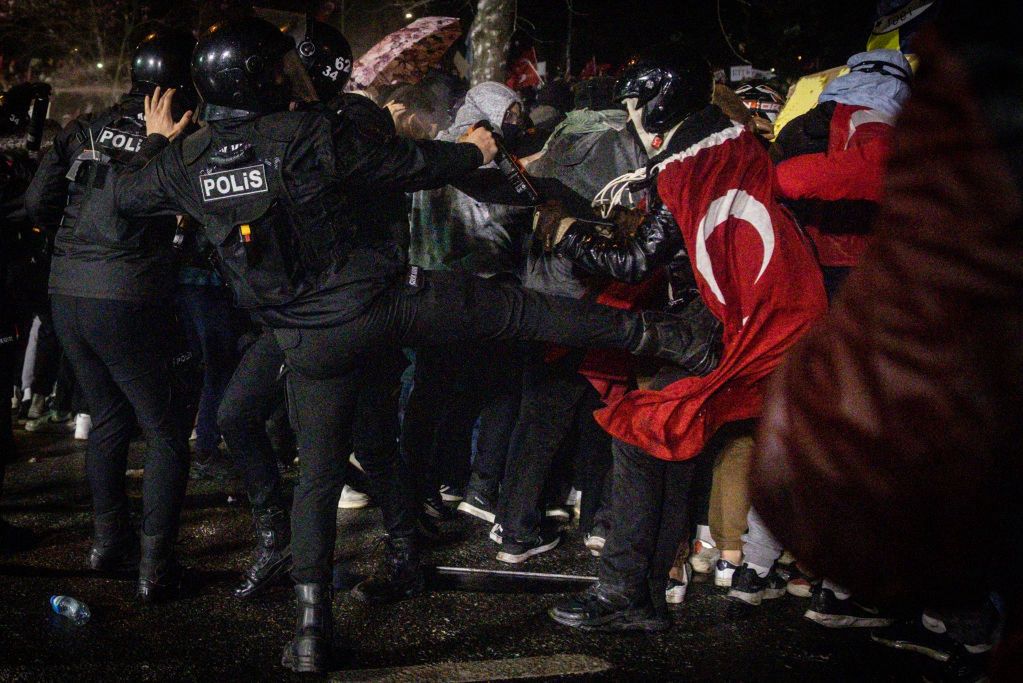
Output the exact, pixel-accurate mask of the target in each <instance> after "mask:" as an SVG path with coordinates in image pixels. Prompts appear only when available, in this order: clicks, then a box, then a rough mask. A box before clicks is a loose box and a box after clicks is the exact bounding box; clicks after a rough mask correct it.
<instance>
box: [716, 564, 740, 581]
mask: <svg viewBox="0 0 1023 683" xmlns="http://www.w3.org/2000/svg"><path fill="white" fill-rule="evenodd" d="M738 568H739V565H737V564H732V563H731V562H729V561H728V560H718V561H717V564H715V565H714V585H715V586H717V587H718V588H731V587H732V576H733V575H734V574H735V570H736V569H738Z"/></svg>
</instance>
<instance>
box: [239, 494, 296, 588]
mask: <svg viewBox="0 0 1023 683" xmlns="http://www.w3.org/2000/svg"><path fill="white" fill-rule="evenodd" d="M252 516H253V518H254V520H255V524H256V559H255V561H254V562H253V563H252V565H251V566H250V567H249V568H248V569H246V570H245V574H244V575H243V577H242V582H241V585H239V586H238V587H237V588H235V589H234V596H235V597H236V598H251V597H252V596H254V595H257V594H259V593H261V592H262V591H263V590H264V589H266V588H267V587H269V586H271V585H273V584H274V583H275V582H276V581H277V580H279V579H281V578H283V577H284V576H286V575H287V573H288V572H289V571H291V565H292V557H291V524H290V522H289V521H288V513H287V512H285V511H284V509H283V508H280V507H269V508H267V509H266V510H262V511H256V510H253V511H252Z"/></svg>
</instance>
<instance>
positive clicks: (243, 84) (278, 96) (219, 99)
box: [192, 17, 301, 121]
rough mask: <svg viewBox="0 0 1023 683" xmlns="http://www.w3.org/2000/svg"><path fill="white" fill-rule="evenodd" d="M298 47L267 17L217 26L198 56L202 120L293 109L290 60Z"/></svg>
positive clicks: (198, 48) (202, 40) (195, 71)
mask: <svg viewBox="0 0 1023 683" xmlns="http://www.w3.org/2000/svg"><path fill="white" fill-rule="evenodd" d="M294 49H295V42H294V40H293V39H292V38H291V37H290V36H288V35H286V34H284V33H282V32H281V31H280V30H279V29H278V28H277V27H276V26H274V25H273V24H271V23H270V22H268V21H264V20H262V19H257V18H254V17H251V18H246V19H239V20H237V21H228V22H223V23H220V24H214V25H213V26H211V27H210V28H209V29H207V30H206V32H205V33H204V34H203V35H202V36H200V37H199V43H198V44H197V45H196V46H195V53H194V54H193V55H192V80H193V81H194V82H195V87H196V89H197V90H198V91H199V96H200V97H201V98H202V110H201V112H200V118H203V119H205V120H207V121H215V120H218V119H226V118H239V117H243V116H247V115H250V114H267V113H270V112H274V111H283V110H285V109H287V108H288V105H289V104H290V102H291V87H290V84H289V83H288V78H289V76H288V74H287V73H286V71H287V67H286V65H285V57H286V56H287V55H288V54H289V53H291V54H294ZM295 62H296V63H297V62H298V59H297V57H296V58H295ZM298 67H299V68H301V65H300V64H298Z"/></svg>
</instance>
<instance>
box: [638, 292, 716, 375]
mask: <svg viewBox="0 0 1023 683" xmlns="http://www.w3.org/2000/svg"><path fill="white" fill-rule="evenodd" d="M641 319H642V326H643V336H642V338H641V339H640V340H639V343H638V344H637V345H636V346H635V347H633V348H632V349H630V350H631V351H632V353H633V354H635V355H637V356H653V357H654V358H660V359H662V360H666V361H668V362H670V363H673V364H675V365H678V366H679V367H681V368H682V369H683V370H685V371H686V372H687V373H688V374H690V375H692V376H695V377H701V376H703V375H706V374H707V373H709V372H710V371H711V370H713V369H714V368H715V367H717V364H718V361H720V360H721V329H722V325H721V322H720V321H719V320H718V319H717V318H715V317H714V315H713V314H712V313H711V312H710V311H708V310H706V308H704V309H703V310H702V311H698V312H697V313H696V314H693V315H672V314H670V313H659V312H656V311H644V312H643V313H642V314H641Z"/></svg>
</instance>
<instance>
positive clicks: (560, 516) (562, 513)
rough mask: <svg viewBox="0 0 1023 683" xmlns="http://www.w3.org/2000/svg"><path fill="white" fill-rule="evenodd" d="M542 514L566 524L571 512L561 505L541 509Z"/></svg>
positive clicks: (570, 517)
mask: <svg viewBox="0 0 1023 683" xmlns="http://www.w3.org/2000/svg"><path fill="white" fill-rule="evenodd" d="M543 516H544V517H546V518H547V519H553V520H554V521H556V522H558V523H559V524H568V523H569V522H571V521H572V513H571V512H570V511H569V509H568V508H566V507H564V506H562V505H556V506H554V507H550V508H547V509H546V510H544V511H543Z"/></svg>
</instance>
